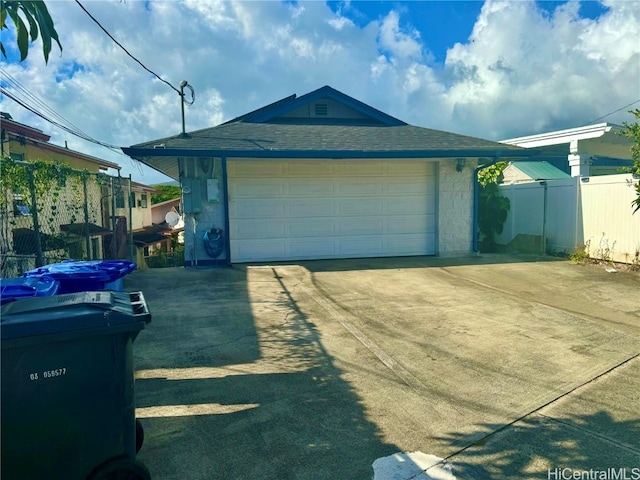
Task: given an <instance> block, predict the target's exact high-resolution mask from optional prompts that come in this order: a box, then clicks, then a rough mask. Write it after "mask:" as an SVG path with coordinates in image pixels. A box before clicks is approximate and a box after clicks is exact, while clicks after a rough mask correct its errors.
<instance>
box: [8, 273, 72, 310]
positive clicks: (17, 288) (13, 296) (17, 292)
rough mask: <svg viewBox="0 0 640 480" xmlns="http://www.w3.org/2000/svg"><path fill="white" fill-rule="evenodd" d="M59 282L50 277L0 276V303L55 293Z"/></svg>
mask: <svg viewBox="0 0 640 480" xmlns="http://www.w3.org/2000/svg"><path fill="white" fill-rule="evenodd" d="M59 286H60V282H58V281H57V280H55V279H53V278H52V277H47V276H41V277H31V278H27V277H20V278H0V305H4V304H5V303H9V302H12V301H14V300H18V299H20V298H28V297H47V296H50V295H55V294H56V292H57V291H58V287H59Z"/></svg>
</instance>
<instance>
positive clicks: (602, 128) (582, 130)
mask: <svg viewBox="0 0 640 480" xmlns="http://www.w3.org/2000/svg"><path fill="white" fill-rule="evenodd" d="M620 128H621V127H620V126H618V125H614V124H611V123H598V124H595V125H587V126H585V127H578V128H570V129H567V130H557V131H555V132H547V133H540V134H537V135H528V136H525V137H516V138H509V139H507V140H500V143H506V144H508V145H516V146H518V147H524V148H536V147H545V146H549V145H561V144H564V143H572V142H577V141H578V140H586V139H589V138H600V137H602V136H604V135H605V134H606V133H609V132H610V131H611V130H614V131H617V130H620Z"/></svg>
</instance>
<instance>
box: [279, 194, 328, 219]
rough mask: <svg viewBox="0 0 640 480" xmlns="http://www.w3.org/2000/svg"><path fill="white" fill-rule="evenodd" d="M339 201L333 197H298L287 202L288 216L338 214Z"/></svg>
mask: <svg viewBox="0 0 640 480" xmlns="http://www.w3.org/2000/svg"><path fill="white" fill-rule="evenodd" d="M336 211H337V202H336V200H334V199H333V198H311V199H309V198H298V199H296V201H295V203H287V205H286V210H285V212H286V215H287V217H332V216H334V215H335V214H336Z"/></svg>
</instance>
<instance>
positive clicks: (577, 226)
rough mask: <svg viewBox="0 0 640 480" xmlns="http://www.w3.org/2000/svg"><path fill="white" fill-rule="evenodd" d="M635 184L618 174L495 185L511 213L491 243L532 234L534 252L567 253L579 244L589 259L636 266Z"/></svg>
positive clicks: (639, 229) (639, 228)
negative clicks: (633, 203)
mask: <svg viewBox="0 0 640 480" xmlns="http://www.w3.org/2000/svg"><path fill="white" fill-rule="evenodd" d="M637 181H638V180H637V179H635V180H634V179H633V177H632V176H631V174H623V175H606V176H600V177H584V178H578V177H574V178H568V179H562V180H548V181H546V182H531V183H522V184H512V185H501V186H500V193H501V194H502V195H504V196H505V197H507V198H509V200H510V201H511V209H510V211H509V214H508V216H507V220H506V222H505V225H504V230H503V232H502V234H501V235H500V236H499V237H498V239H497V241H498V243H499V244H501V245H509V244H514V239H516V237H518V235H521V236H522V235H524V236H533V237H537V238H539V240H540V241H539V242H538V243H537V244H536V245H538V246H539V248H540V253H543V252H547V253H565V254H570V253H572V252H574V251H576V248H578V247H580V246H582V245H584V246H585V247H586V251H587V252H588V254H589V256H590V257H592V258H597V259H601V260H612V261H615V262H624V263H633V262H639V261H640V258H639V257H640V212H639V213H636V214H635V215H634V214H633V209H632V206H631V202H632V201H633V199H634V198H636V192H635V188H634V184H633V182H637ZM515 249H517V248H515Z"/></svg>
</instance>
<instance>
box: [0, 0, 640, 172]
mask: <svg viewBox="0 0 640 480" xmlns="http://www.w3.org/2000/svg"><path fill="white" fill-rule="evenodd" d="M48 5H49V8H50V10H51V13H52V16H53V18H54V19H55V21H56V25H57V29H58V32H59V33H60V36H61V42H62V44H63V48H64V50H63V52H62V54H60V53H59V52H58V51H57V47H55V46H54V48H53V50H52V53H51V56H50V58H49V65H44V61H43V59H42V56H41V54H40V51H39V45H36V46H34V49H33V50H32V52H31V54H30V55H29V57H28V59H27V61H26V62H24V63H23V64H20V65H4V66H3V68H4V69H5V70H6V71H7V72H9V73H10V74H11V75H12V76H13V77H15V78H17V79H18V80H19V81H20V83H21V84H22V85H24V86H25V87H26V88H28V89H29V91H30V92H32V93H33V94H34V95H36V96H37V97H39V98H41V99H43V100H45V101H46V103H47V104H49V105H50V106H51V107H52V109H53V110H55V111H56V112H58V113H59V114H61V115H62V116H63V117H65V118H67V119H68V120H69V121H71V122H72V123H73V124H75V125H77V126H79V127H80V128H82V130H84V131H85V132H87V133H88V134H90V135H91V136H93V137H95V138H98V139H100V140H102V141H105V142H108V143H113V144H118V145H123V146H128V145H132V144H136V143H140V142H144V141H148V140H153V139H157V138H161V137H165V136H170V135H175V134H177V133H179V131H180V129H181V122H180V121H181V118H180V102H179V96H178V94H177V93H176V92H175V91H174V90H172V89H171V88H169V87H168V86H167V85H166V84H164V83H163V82H161V81H159V80H157V79H155V78H154V77H153V76H152V75H151V74H150V73H148V72H146V71H144V70H143V69H142V68H141V67H140V66H139V65H138V64H137V63H136V62H135V61H134V60H133V59H131V58H130V57H128V56H127V55H126V54H125V53H124V52H123V51H122V50H120V48H118V47H117V46H116V45H115V44H114V43H113V42H112V41H111V40H110V39H108V38H107V36H106V35H105V34H104V33H103V32H102V31H101V30H100V29H99V28H98V26H97V25H95V24H94V23H93V22H92V21H91V20H90V19H89V18H88V17H87V16H86V14H85V13H84V12H82V11H81V10H80V8H79V7H78V6H77V5H76V4H75V3H74V2H71V1H60V2H49V3H48ZM85 6H86V8H87V9H88V10H90V11H91V12H92V14H93V15H94V16H95V17H96V18H98V19H99V20H100V21H101V23H102V24H103V25H104V26H105V28H106V29H107V30H108V31H110V32H111V33H112V34H113V35H114V37H116V38H117V39H118V40H119V41H120V42H121V43H122V44H123V45H124V46H125V47H126V48H127V49H128V50H129V52H131V54H132V55H134V56H135V57H136V58H138V59H139V60H140V61H141V62H142V63H143V64H145V65H146V66H148V67H149V68H150V69H151V70H153V71H154V72H156V73H158V74H159V75H161V76H162V78H164V79H165V80H167V81H168V82H170V83H171V84H172V85H174V86H175V87H177V86H178V84H179V83H180V81H181V80H183V79H184V80H188V81H189V84H191V85H193V86H194V88H195V90H196V103H195V104H194V105H193V106H191V107H187V108H186V109H185V114H186V125H187V130H195V129H200V128H206V127H208V126H212V125H216V124H219V123H221V122H223V121H225V120H228V119H230V118H233V117H235V116H238V115H241V114H244V113H246V112H248V111H251V110H254V109H256V108H259V107H262V106H264V105H266V104H268V103H271V102H273V101H276V100H279V99H280V98H283V97H285V96H288V95H291V94H292V93H297V94H305V93H308V92H309V91H311V90H314V89H316V88H319V87H321V86H323V85H331V86H333V87H334V88H336V89H338V90H341V91H343V92H344V93H346V94H347V95H351V96H353V97H355V98H357V99H358V100H361V101H363V102H365V103H368V104H370V105H372V106H373V107H375V108H378V109H380V110H382V111H385V112H387V113H389V114H390V115H393V116H396V117H398V118H400V119H402V120H405V121H407V122H409V123H412V124H415V125H421V126H427V127H431V128H437V129H442V130H449V131H452V132H458V133H465V134H472V135H477V136H480V137H484V138H491V139H499V138H507V137H511V136H516V135H523V134H528V133H536V132H540V131H543V130H545V129H558V128H569V127H574V126H578V125H580V124H582V123H585V122H587V121H589V120H591V119H594V118H596V117H599V116H601V115H604V114H606V113H609V112H611V111H613V110H615V109H616V108H619V107H621V106H623V105H625V104H627V103H630V102H632V101H634V100H637V99H639V98H640V42H639V41H638V37H637V32H638V31H640V10H639V9H638V8H637V2H624V1H613V0H607V2H606V6H607V7H608V8H609V10H608V11H607V12H606V13H605V14H604V15H602V16H601V17H600V18H598V19H597V20H589V19H584V18H581V17H580V10H579V4H578V3H575V2H574V3H569V4H566V5H564V6H562V7H559V8H558V9H556V10H555V11H554V12H552V13H550V14H548V13H545V12H543V11H541V10H540V9H539V8H538V7H537V6H536V4H535V3H534V2H532V1H517V2H516V1H493V0H490V1H487V2H486V3H485V4H484V6H483V8H482V11H481V13H480V15H479V17H478V19H477V21H476V23H475V26H474V28H473V31H472V32H470V34H469V32H467V33H465V34H463V35H462V37H461V39H463V38H466V37H467V36H468V39H466V40H464V41H461V42H460V43H457V44H455V45H451V47H450V48H449V50H448V52H447V55H446V60H445V61H444V63H442V64H436V63H435V62H434V61H433V58H432V57H431V55H430V53H429V52H430V51H431V47H430V45H428V44H425V41H424V40H423V38H422V36H421V35H420V33H419V32H418V31H417V30H416V29H415V28H414V27H412V26H411V18H409V17H408V16H407V13H406V11H405V10H403V9H402V8H401V9H400V10H399V9H398V8H397V7H396V4H392V3H389V10H388V11H387V12H386V13H385V14H383V15H382V16H381V17H380V18H379V19H372V20H371V21H370V22H369V23H367V24H366V25H364V26H362V22H360V23H359V24H358V25H356V23H354V21H352V20H350V19H349V18H355V16H354V15H355V13H354V12H356V13H357V11H356V10H357V8H358V3H357V2H354V3H351V2H346V3H345V4H344V5H343V6H342V7H341V9H339V10H338V12H337V13H335V12H333V11H332V10H331V9H330V8H329V7H328V6H327V5H325V4H324V3H322V2H315V1H310V2H306V1H301V2H298V3H297V4H291V3H281V2H276V1H269V2H260V1H256V2H248V1H217V0H216V1H214V0H209V1H205V0H183V1H180V2H178V1H171V2H166V1H160V2H150V3H149V4H147V2H138V1H130V2H112V1H109V2H106V1H100V2H97V1H96V2H86V3H85ZM359 25H360V26H359ZM0 108H2V110H3V111H9V112H10V113H11V114H12V115H13V117H14V118H15V119H16V120H18V121H23V122H24V123H28V124H31V125H34V126H35V127H37V128H41V129H42V130H44V131H45V132H48V133H50V134H52V140H53V141H56V142H57V143H60V144H64V141H65V140H67V141H68V142H69V146H70V147H71V148H76V149H78V150H81V151H84V152H86V153H88V154H91V155H95V156H100V157H103V158H105V159H107V160H111V161H117V162H121V163H122V164H123V165H125V166H126V167H127V169H130V166H129V165H130V161H129V160H128V159H126V158H123V157H122V156H118V155H115V154H113V153H112V152H110V151H108V150H105V149H102V148H101V147H97V146H94V145H92V144H87V143H86V142H83V141H81V140H77V139H75V138H74V137H71V136H70V135H69V134H67V133H64V132H62V131H60V130H58V129H56V128H55V127H53V126H51V125H49V124H48V123H46V122H44V121H43V120H40V119H39V118H38V117H36V116H34V115H32V114H29V113H28V112H26V111H25V110H23V109H22V108H20V107H18V106H17V105H15V104H13V103H12V102H11V101H10V100H9V99H6V98H3V99H0ZM625 118H626V117H625V112H624V111H623V112H620V113H619V114H617V115H614V116H611V117H608V118H607V119H606V120H608V121H617V122H620V121H622V120H623V119H625ZM134 175H136V173H135V170H134ZM155 177H157V175H155ZM153 178H154V175H149V174H147V175H145V177H140V178H139V180H140V181H142V182H148V183H151V181H152V179H153Z"/></svg>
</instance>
